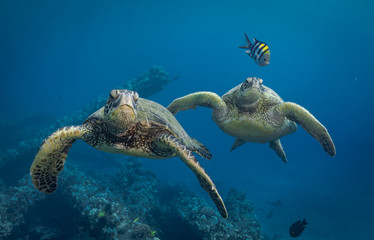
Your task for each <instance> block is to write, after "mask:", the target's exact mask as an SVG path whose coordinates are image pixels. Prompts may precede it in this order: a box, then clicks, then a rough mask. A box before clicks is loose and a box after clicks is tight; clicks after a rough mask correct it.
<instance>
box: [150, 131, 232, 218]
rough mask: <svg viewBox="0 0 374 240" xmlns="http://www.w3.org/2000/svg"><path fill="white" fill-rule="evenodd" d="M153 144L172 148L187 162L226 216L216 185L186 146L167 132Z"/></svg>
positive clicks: (219, 209) (222, 214)
mask: <svg viewBox="0 0 374 240" xmlns="http://www.w3.org/2000/svg"><path fill="white" fill-rule="evenodd" d="M155 144H157V145H158V146H159V147H161V148H165V147H168V148H172V149H173V150H174V151H175V153H176V154H177V155H178V156H179V157H180V158H181V159H182V160H183V162H184V163H185V164H187V166H188V167H189V168H190V169H191V170H192V171H193V172H194V173H195V175H196V177H197V179H199V182H200V184H201V186H202V187H203V188H204V190H205V191H207V192H208V193H209V196H210V197H211V198H212V200H213V202H214V204H215V205H216V207H217V208H218V211H219V212H220V214H221V216H222V217H224V218H227V217H228V214H227V210H226V207H225V204H224V203H223V200H222V198H221V196H220V195H219V193H218V191H217V189H216V186H215V185H214V183H213V181H212V180H211V179H210V177H209V176H208V174H207V173H206V172H205V170H204V169H203V168H202V167H201V166H200V164H199V162H198V161H197V160H196V158H195V156H194V155H193V154H192V152H191V151H190V150H189V149H187V146H186V145H185V144H184V143H183V142H182V141H180V140H179V139H178V138H176V137H174V136H172V135H167V134H161V135H160V136H158V137H157V138H156V141H155Z"/></svg>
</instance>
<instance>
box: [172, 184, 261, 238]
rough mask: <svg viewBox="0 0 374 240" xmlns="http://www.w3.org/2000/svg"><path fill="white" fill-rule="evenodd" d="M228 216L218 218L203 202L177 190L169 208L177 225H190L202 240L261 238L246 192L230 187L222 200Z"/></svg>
mask: <svg viewBox="0 0 374 240" xmlns="http://www.w3.org/2000/svg"><path fill="white" fill-rule="evenodd" d="M225 203H226V207H227V211H228V212H229V218H228V219H227V220H225V219H223V218H221V217H220V216H219V214H218V213H217V212H216V211H215V210H214V209H213V208H211V207H210V206H209V205H207V203H206V202H205V201H203V200H202V199H200V198H198V197H196V196H194V195H192V194H190V193H189V194H187V193H185V192H180V194H179V196H178V197H176V198H175V199H174V200H173V201H172V203H171V206H170V208H169V210H168V212H169V215H171V216H173V217H174V218H175V216H177V218H178V221H179V224H180V225H189V228H190V229H192V230H193V231H194V234H195V236H196V238H198V239H203V240H213V239H216V240H218V239H222V240H223V239H225V240H260V239H263V236H262V233H261V227H260V224H259V223H258V220H257V217H256V215H255V213H254V209H253V206H252V203H251V202H250V201H249V200H247V199H246V197H245V194H244V193H242V192H240V191H238V190H236V189H230V191H229V194H228V197H227V199H226V201H225Z"/></svg>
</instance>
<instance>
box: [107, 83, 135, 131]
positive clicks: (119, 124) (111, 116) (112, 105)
mask: <svg viewBox="0 0 374 240" xmlns="http://www.w3.org/2000/svg"><path fill="white" fill-rule="evenodd" d="M138 99H139V94H138V93H137V92H135V91H130V90H122V89H113V90H112V91H111V92H110V95H109V97H108V100H107V102H106V104H105V107H104V117H105V119H106V120H107V122H108V123H110V126H111V127H112V128H113V129H114V130H115V131H116V132H123V131H125V130H127V129H128V128H129V127H130V126H132V125H133V124H134V123H135V121H136V115H137V114H136V108H137V101H138Z"/></svg>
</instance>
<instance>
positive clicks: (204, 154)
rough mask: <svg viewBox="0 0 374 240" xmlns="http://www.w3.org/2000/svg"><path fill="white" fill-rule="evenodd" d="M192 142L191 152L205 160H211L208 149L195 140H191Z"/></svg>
mask: <svg viewBox="0 0 374 240" xmlns="http://www.w3.org/2000/svg"><path fill="white" fill-rule="evenodd" d="M191 139H192V141H193V145H194V146H193V148H192V151H194V152H196V153H197V154H199V155H200V156H202V157H203V158H205V159H208V160H210V159H212V154H211V153H210V151H209V149H208V148H207V147H206V146H205V145H204V144H202V143H201V142H199V141H197V140H196V139H195V138H191Z"/></svg>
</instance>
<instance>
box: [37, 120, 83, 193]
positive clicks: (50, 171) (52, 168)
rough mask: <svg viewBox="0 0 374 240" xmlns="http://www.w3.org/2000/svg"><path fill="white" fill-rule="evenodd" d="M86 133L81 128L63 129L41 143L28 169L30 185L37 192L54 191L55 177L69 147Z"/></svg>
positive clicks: (63, 162)
mask: <svg viewBox="0 0 374 240" xmlns="http://www.w3.org/2000/svg"><path fill="white" fill-rule="evenodd" d="M86 132H87V130H86V128H84V127H83V126H70V127H63V128H60V129H58V130H57V131H56V132H54V133H53V134H52V135H50V136H49V137H47V138H46V139H45V140H44V141H43V143H42V145H41V146H40V148H39V152H38V153H37V154H36V156H35V159H34V162H33V163H32V165H31V168H30V175H31V178H32V183H33V184H34V186H35V187H36V188H37V189H38V190H39V191H41V192H43V193H53V192H54V191H55V190H56V188H57V176H58V174H59V173H60V172H61V171H62V169H63V168H64V164H65V160H66V157H67V154H68V152H69V149H70V147H71V146H72V145H73V143H74V142H75V140H76V139H81V138H82V136H83V134H84V133H86Z"/></svg>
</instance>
